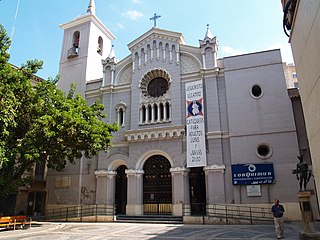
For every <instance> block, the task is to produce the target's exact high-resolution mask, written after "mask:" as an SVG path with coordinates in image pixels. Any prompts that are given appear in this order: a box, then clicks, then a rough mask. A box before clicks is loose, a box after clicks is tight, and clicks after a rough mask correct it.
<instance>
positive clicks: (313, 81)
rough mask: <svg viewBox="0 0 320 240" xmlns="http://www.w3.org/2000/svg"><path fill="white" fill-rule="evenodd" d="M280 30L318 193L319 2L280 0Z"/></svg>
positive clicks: (319, 176) (319, 112) (319, 155)
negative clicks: (290, 59) (288, 52)
mask: <svg viewBox="0 0 320 240" xmlns="http://www.w3.org/2000/svg"><path fill="white" fill-rule="evenodd" d="M282 4H283V10H284V29H285V32H286V34H287V35H288V36H289V42H290V44H291V48H292V52H293V58H294V61H295V65H296V71H297V74H298V78H299V90H300V94H301V102H302V107H303V111H304V116H305V121H306V129H307V134H308V140H309V144H310V152H311V157H312V167H313V172H314V176H315V183H316V187H317V195H318V196H319V194H320V148H319V142H320V95H319V92H320V58H319V56H320V46H319V42H320V31H319V25H320V11H319V9H320V2H319V1H318V0H308V1H301V0H282Z"/></svg>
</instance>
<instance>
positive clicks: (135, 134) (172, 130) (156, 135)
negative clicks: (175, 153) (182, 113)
mask: <svg viewBox="0 0 320 240" xmlns="http://www.w3.org/2000/svg"><path fill="white" fill-rule="evenodd" d="M184 135H185V127H184V126H173V127H165V128H156V129H155V128H150V129H141V130H129V131H127V132H126V133H125V137H126V138H127V141H128V142H144V141H150V140H164V139H173V138H183V137H184Z"/></svg>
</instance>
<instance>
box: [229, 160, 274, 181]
mask: <svg viewBox="0 0 320 240" xmlns="http://www.w3.org/2000/svg"><path fill="white" fill-rule="evenodd" d="M231 170H232V184H233V185H257V184H271V183H274V181H275V180H274V171H273V164H272V163H266V164H250V163H249V164H234V165H231Z"/></svg>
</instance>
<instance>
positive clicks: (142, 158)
mask: <svg viewBox="0 0 320 240" xmlns="http://www.w3.org/2000/svg"><path fill="white" fill-rule="evenodd" d="M154 155H162V156H164V157H165V158H166V159H167V160H168V161H169V162H170V165H171V167H172V166H173V160H172V158H171V157H170V155H169V154H168V153H166V152H164V151H162V150H159V149H155V150H150V151H147V152H145V153H144V154H142V155H141V156H140V158H139V160H138V161H137V163H136V170H141V169H143V166H144V164H145V162H146V161H147V160H148V159H149V158H150V157H151V156H154Z"/></svg>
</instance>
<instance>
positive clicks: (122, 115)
mask: <svg viewBox="0 0 320 240" xmlns="http://www.w3.org/2000/svg"><path fill="white" fill-rule="evenodd" d="M126 109H127V105H126V104H125V103H124V102H122V101H121V102H120V103H119V104H117V106H116V111H117V122H118V124H119V126H121V127H124V125H125V121H126Z"/></svg>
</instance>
